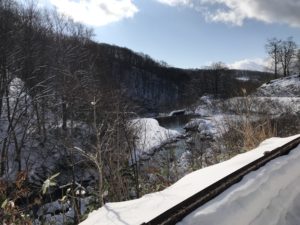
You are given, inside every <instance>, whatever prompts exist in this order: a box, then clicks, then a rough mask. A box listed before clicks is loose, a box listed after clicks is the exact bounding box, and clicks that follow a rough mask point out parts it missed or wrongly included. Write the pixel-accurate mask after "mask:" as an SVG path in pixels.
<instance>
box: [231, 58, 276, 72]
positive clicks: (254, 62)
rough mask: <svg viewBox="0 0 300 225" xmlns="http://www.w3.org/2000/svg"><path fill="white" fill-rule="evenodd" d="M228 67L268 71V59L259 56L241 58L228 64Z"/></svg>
mask: <svg viewBox="0 0 300 225" xmlns="http://www.w3.org/2000/svg"><path fill="white" fill-rule="evenodd" d="M228 67H229V68H231V69H239V70H256V71H268V70H269V68H270V60H269V59H261V58H255V59H243V60H239V61H236V62H234V63H231V64H228Z"/></svg>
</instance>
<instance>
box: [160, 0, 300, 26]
mask: <svg viewBox="0 0 300 225" xmlns="http://www.w3.org/2000/svg"><path fill="white" fill-rule="evenodd" d="M157 1H158V2H160V3H163V4H167V5H170V6H188V7H192V8H195V9H196V10H198V11H200V12H201V13H202V14H203V15H204V16H205V18H206V19H207V20H208V21H213V22H224V23H229V24H233V25H238V26H241V25H242V24H243V22H244V21H245V20H246V19H254V20H258V21H263V22H266V23H284V24H288V25H290V26H294V27H300V13H299V12H300V1H299V0H157Z"/></svg>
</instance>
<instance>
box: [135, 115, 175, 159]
mask: <svg viewBox="0 0 300 225" xmlns="http://www.w3.org/2000/svg"><path fill="white" fill-rule="evenodd" d="M131 126H133V128H134V130H135V131H136V132H135V134H136V136H137V141H136V148H137V151H138V153H139V155H145V154H146V155H147V154H152V152H153V151H154V149H155V148H158V147H159V146H161V145H162V144H164V143H166V142H168V141H170V140H172V139H174V138H176V137H178V136H179V135H180V133H179V132H178V131H176V130H171V129H166V128H164V127H161V126H160V125H159V123H158V121H157V120H155V119H151V118H141V119H135V120H132V121H131Z"/></svg>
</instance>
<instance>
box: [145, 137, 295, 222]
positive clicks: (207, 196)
mask: <svg viewBox="0 0 300 225" xmlns="http://www.w3.org/2000/svg"><path fill="white" fill-rule="evenodd" d="M299 144H300V137H298V138H295V139H293V140H292V141H290V142H288V143H286V144H285V145H283V146H281V147H278V148H276V149H274V150H272V151H269V152H265V154H264V156H262V157H260V158H258V159H256V160H255V161H252V162H251V163H249V164H247V165H245V166H243V167H241V168H240V169H238V170H236V171H235V172H233V173H231V174H229V175H227V176H225V177H224V178H222V179H220V180H219V181H217V182H215V183H213V184H211V185H210V186H208V187H207V188H205V189H203V190H201V191H200V192H198V193H196V194H194V195H193V196H191V197H189V198H187V199H186V200H184V201H182V202H180V203H179V204H177V205H175V206H173V207H172V208H170V209H168V210H167V211H165V212H163V213H162V214H160V215H158V216H157V217H155V218H154V219H152V220H150V221H149V222H146V223H143V225H171V224H176V223H177V222H179V221H181V220H182V219H183V218H184V217H185V216H187V215H188V214H190V213H191V212H192V211H194V210H195V209H197V208H199V207H200V206H202V205H204V204H205V203H207V202H208V201H210V200H212V199H213V198H215V197H216V196H218V195H219V194H221V193H222V192H224V191H225V190H227V189H228V188H229V187H231V186H232V185H234V184H236V183H238V182H239V181H241V180H242V178H243V177H244V176H245V175H247V174H249V173H250V172H252V171H254V170H257V169H259V168H260V167H262V166H264V165H265V164H266V163H268V162H270V161H271V160H273V159H275V158H277V157H280V156H283V155H286V154H288V153H289V152H290V151H291V150H293V149H294V148H296V147H297V146H298V145H299Z"/></svg>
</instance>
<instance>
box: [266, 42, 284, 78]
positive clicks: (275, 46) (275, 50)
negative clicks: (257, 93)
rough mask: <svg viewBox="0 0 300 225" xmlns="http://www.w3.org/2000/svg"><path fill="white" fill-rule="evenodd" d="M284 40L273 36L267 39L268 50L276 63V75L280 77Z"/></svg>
mask: <svg viewBox="0 0 300 225" xmlns="http://www.w3.org/2000/svg"><path fill="white" fill-rule="evenodd" d="M281 43H282V41H281V40H279V39H277V38H272V39H269V40H268V41H267V44H266V45H265V48H266V51H267V53H268V54H269V56H270V57H271V59H272V60H273V64H274V75H275V78H277V77H278V64H279V62H280V51H281Z"/></svg>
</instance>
